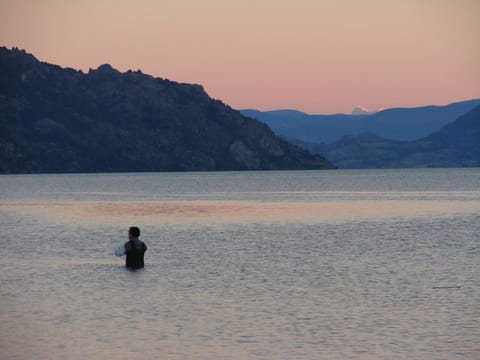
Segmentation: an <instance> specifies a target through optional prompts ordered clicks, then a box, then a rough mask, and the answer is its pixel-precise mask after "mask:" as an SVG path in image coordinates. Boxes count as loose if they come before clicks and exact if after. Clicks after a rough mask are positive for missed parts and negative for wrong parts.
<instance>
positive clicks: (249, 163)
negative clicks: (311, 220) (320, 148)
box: [0, 47, 333, 173]
mask: <svg viewBox="0 0 480 360" xmlns="http://www.w3.org/2000/svg"><path fill="white" fill-rule="evenodd" d="M331 168H333V165H332V164H331V163H330V162H328V161H327V160H325V159H324V158H323V157H322V156H320V155H312V154H310V153H309V152H307V151H306V150H304V149H302V148H300V147H298V146H295V145H291V144H290V143H288V142H287V141H285V140H283V139H281V138H279V137H277V136H276V135H274V133H273V132H272V131H271V130H270V128H269V127H268V126H266V125H265V124H263V123H261V122H259V121H257V120H254V119H250V118H248V117H245V116H243V115H242V114H241V113H240V112H239V111H236V110H234V109H232V108H230V107H228V106H226V105H225V104H223V103H222V102H220V101H218V100H213V99H211V98H210V97H209V96H208V95H207V93H206V92H205V91H204V90H203V88H202V87H201V86H199V85H189V84H180V83H176V82H173V81H169V80H165V79H161V78H154V77H152V76H149V75H145V74H143V73H142V72H140V71H128V72H126V73H121V72H119V71H117V70H115V69H113V68H112V67H111V66H110V65H102V66H100V67H99V68H98V69H96V70H90V71H89V72H88V73H86V74H85V73H83V72H81V71H76V70H73V69H70V68H61V67H59V66H56V65H51V64H47V63H44V62H40V61H38V60H37V59H36V58H35V57H34V56H32V55H30V54H28V53H26V52H25V51H23V50H18V49H11V50H10V49H7V48H5V47H0V173H58V172H62V173H65V172H73V173H78V172H120V171H121V172H131V171H196V170H273V169H331Z"/></svg>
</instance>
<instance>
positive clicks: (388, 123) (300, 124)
mask: <svg viewBox="0 0 480 360" xmlns="http://www.w3.org/2000/svg"><path fill="white" fill-rule="evenodd" d="M477 105H480V100H470V101H463V102H459V103H453V104H450V105H446V106H425V107H419V108H398V109H386V110H383V111H379V112H377V113H375V114H372V115H342V114H338V115H308V114H304V113H302V112H299V111H293V110H278V111H267V112H261V111H257V110H242V113H243V114H244V115H246V116H250V117H252V118H255V119H258V120H260V121H263V122H265V123H266V124H268V125H269V126H270V127H271V128H272V129H273V131H275V133H277V134H279V135H281V136H284V137H285V138H287V139H288V138H294V139H297V140H300V141H304V142H311V143H318V144H320V143H323V142H325V143H332V142H334V141H337V140H339V139H340V138H341V137H342V136H345V135H358V134H364V133H370V134H374V135H377V136H380V137H384V138H387V139H393V140H403V141H407V140H408V141H409V140H416V139H420V138H423V137H425V136H428V135H429V134H431V133H432V132H434V131H437V130H439V129H440V128H441V127H442V126H445V125H446V124H448V123H450V122H452V121H454V120H455V119H457V118H458V117H459V116H461V115H463V114H465V113H467V112H468V111H470V110H472V109H473V108H474V107H475V106H477Z"/></svg>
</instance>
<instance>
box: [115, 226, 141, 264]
mask: <svg viewBox="0 0 480 360" xmlns="http://www.w3.org/2000/svg"><path fill="white" fill-rule="evenodd" d="M139 237H140V229H139V228H138V227H136V226H132V227H131V228H130V229H128V239H129V241H127V242H126V243H125V244H124V245H123V246H120V247H119V248H118V249H117V250H116V251H115V255H117V256H123V255H127V258H126V260H125V266H126V267H127V268H129V269H141V268H143V267H144V266H145V265H144V262H143V257H144V255H145V251H147V245H145V243H144V242H143V241H140V240H139V239H138V238H139Z"/></svg>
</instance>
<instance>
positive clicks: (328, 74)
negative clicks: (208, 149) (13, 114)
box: [0, 0, 480, 114]
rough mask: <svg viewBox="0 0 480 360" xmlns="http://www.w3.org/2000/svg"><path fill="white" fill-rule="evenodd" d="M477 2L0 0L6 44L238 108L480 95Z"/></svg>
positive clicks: (334, 108)
mask: <svg viewBox="0 0 480 360" xmlns="http://www.w3.org/2000/svg"><path fill="white" fill-rule="evenodd" d="M479 15H480V1H478V0H361V1H360V0H295V1H293V0H288V1H285V0H241V1H240V0H238V1H230V0H136V1H133V0H95V1H89V0H10V1H7V0H0V45H3V46H7V47H12V46H17V47H19V48H22V49H25V50H26V51H28V52H30V53H32V54H34V55H35V56H36V57H37V58H38V59H39V60H42V61H47V62H50V63H55V64H59V65H61V66H65V67H66V66H68V67H73V68H76V69H83V70H85V71H88V69H89V68H97V67H98V66H99V65H101V64H103V63H110V64H111V65H112V66H114V67H115V68H117V69H119V70H121V71H126V70H128V69H133V70H136V69H141V70H142V71H143V72H144V73H148V74H151V75H153V76H159V77H163V78H168V79H170V80H174V81H180V82H187V83H199V84H202V85H203V86H204V88H205V90H206V91H207V92H208V93H209V94H210V95H211V96H212V97H214V98H217V99H221V100H222V101H224V102H225V103H227V104H229V105H231V106H232V107H234V108H237V109H242V108H256V109H261V110H272V109H298V110H301V111H305V112H308V113H317V114H326V113H339V112H342V113H350V112H351V111H352V109H353V108H354V107H356V106H362V107H365V108H367V109H370V110H375V109H379V108H385V107H397V106H401V107H413V106H422V105H429V104H438V105H441V104H447V103H450V102H455V101H461V100H468V99H473V98H480V21H479Z"/></svg>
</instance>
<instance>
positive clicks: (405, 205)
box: [0, 200, 480, 225]
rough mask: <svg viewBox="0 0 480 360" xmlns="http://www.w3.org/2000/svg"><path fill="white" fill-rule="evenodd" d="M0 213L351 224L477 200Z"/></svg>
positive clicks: (459, 208) (101, 206)
mask: <svg viewBox="0 0 480 360" xmlns="http://www.w3.org/2000/svg"><path fill="white" fill-rule="evenodd" d="M0 209H7V210H10V211H23V212H27V213H28V212H30V213H37V214H43V215H45V216H49V217H54V218H55V219H56V220H63V221H66V222H79V221H80V222H94V223H98V222H100V223H104V222H109V223H112V222H113V223H117V224H119V225H122V224H125V222H128V221H130V222H134V223H138V224H150V223H156V222H164V223H165V222H166V223H169V224H172V223H186V222H187V223H188V222H206V223H239V222H259V223H261V222H306V223H309V222H315V221H323V222H325V221H352V220H368V219H378V218H398V217H419V216H449V215H452V214H471V213H476V212H478V211H480V201H468V202H466V203H465V202H461V201H454V202H450V201H441V200H437V201H431V200H427V201H425V200H397V201H394V200H382V201H379V200H377V201H372V200H364V201H341V202H332V201H327V202H276V203H275V202H253V201H182V202H172V201H170V202H160V201H148V202H134V201H128V202H119V201H116V202H105V201H97V202H78V201H77V202H35V203H26V202H21V203H3V204H0Z"/></svg>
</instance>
